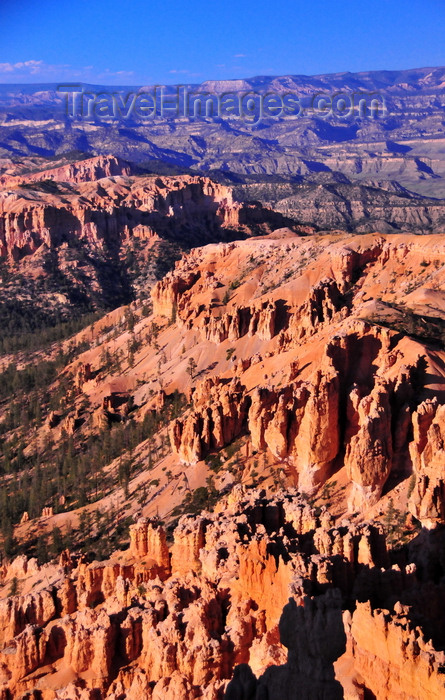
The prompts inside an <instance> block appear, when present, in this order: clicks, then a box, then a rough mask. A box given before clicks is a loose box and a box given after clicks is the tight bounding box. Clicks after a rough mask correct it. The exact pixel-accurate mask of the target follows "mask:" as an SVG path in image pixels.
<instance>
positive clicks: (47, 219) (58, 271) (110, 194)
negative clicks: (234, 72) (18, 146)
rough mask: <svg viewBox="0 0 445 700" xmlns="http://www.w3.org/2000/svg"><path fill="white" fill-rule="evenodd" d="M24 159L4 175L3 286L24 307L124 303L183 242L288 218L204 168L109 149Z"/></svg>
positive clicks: (264, 227)
mask: <svg viewBox="0 0 445 700" xmlns="http://www.w3.org/2000/svg"><path fill="white" fill-rule="evenodd" d="M29 165H30V168H29V169H28V170H27V169H26V167H22V168H21V169H20V168H19V167H18V166H17V168H16V169H17V170H18V171H19V172H18V173H17V174H8V175H2V176H0V190H1V191H0V262H1V267H2V270H3V271H4V274H3V281H2V282H0V287H1V289H2V290H3V291H4V297H5V302H6V303H8V304H10V305H11V306H14V303H15V304H17V303H18V304H20V305H22V306H23V307H24V308H26V310H27V311H28V313H32V310H31V307H34V309H36V310H37V311H38V312H39V313H41V314H43V315H46V316H51V315H52V316H53V317H54V316H55V317H57V316H65V317H67V316H68V313H69V310H71V312H74V313H76V314H78V313H79V312H84V311H85V310H87V309H88V310H91V309H92V308H97V307H99V308H103V307H108V308H110V307H116V306H119V305H120V304H123V303H128V302H129V301H130V300H132V299H134V297H135V296H137V295H142V296H147V294H148V290H149V288H150V286H151V285H152V284H153V283H154V282H155V281H156V280H157V279H159V278H160V276H161V275H162V274H163V273H164V272H166V271H167V270H168V269H169V268H170V267H171V266H172V264H173V261H174V260H175V259H177V258H178V256H179V254H180V252H181V251H182V250H189V249H190V248H191V247H192V246H193V245H200V244H203V243H207V242H213V241H220V240H231V239H233V238H234V237H235V232H237V234H238V236H239V235H240V233H241V235H250V234H251V232H252V231H270V230H271V228H273V227H276V226H279V225H280V223H281V225H282V222H283V221H284V217H283V216H282V215H281V214H277V213H275V212H273V211H272V210H270V209H268V208H263V207H262V206H261V205H260V204H257V205H256V206H253V205H252V206H248V205H242V204H239V203H238V202H236V201H234V198H233V194H232V190H231V188H230V187H226V186H224V185H222V184H219V183H217V182H213V181H212V180H210V179H209V178H207V177H200V176H198V175H196V176H189V175H179V176H175V177H173V176H156V175H147V174H144V172H143V170H141V169H140V168H137V167H136V166H131V165H130V164H128V163H126V162H125V161H122V160H120V159H118V158H116V157H114V156H96V157H94V158H88V159H84V160H80V161H76V162H72V163H66V164H64V165H60V166H59V167H55V168H46V169H43V170H42V169H41V168H40V169H34V170H33V169H32V166H33V164H32V163H30V164H29ZM34 168H35V165H34ZM23 170H24V171H25V172H23Z"/></svg>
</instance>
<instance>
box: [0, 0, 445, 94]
mask: <svg viewBox="0 0 445 700" xmlns="http://www.w3.org/2000/svg"><path fill="white" fill-rule="evenodd" d="M0 30H1V40H0V82H4V83H6V82H8V83H12V82H59V81H68V80H69V81H72V82H77V81H84V82H95V83H97V82H99V83H103V84H115V85H116V84H120V85H122V84H127V85H147V84H154V83H158V84H168V83H172V84H177V83H182V82H202V81H203V80H207V79H223V78H227V79H230V78H241V77H249V76H255V75H285V74H289V73H290V74H301V73H303V74H309V75H313V74H317V73H331V72H339V71H360V70H377V69H388V70H391V69H398V68H416V67H423V66H437V65H445V2H444V0H361V1H360V0H354V1H353V0H343V1H342V2H335V0H305V1H304V2H303V1H301V0H268V1H267V2H265V1H264V0H255V1H253V0H245V1H244V2H243V0H205V1H203V0H197V1H193V0H170V1H169V2H167V0H163V1H162V2H160V1H159V0H145V1H144V0H133V1H132V0H127V2H123V1H122V0H77V2H76V1H75V0H72V1H71V2H70V1H68V0H0Z"/></svg>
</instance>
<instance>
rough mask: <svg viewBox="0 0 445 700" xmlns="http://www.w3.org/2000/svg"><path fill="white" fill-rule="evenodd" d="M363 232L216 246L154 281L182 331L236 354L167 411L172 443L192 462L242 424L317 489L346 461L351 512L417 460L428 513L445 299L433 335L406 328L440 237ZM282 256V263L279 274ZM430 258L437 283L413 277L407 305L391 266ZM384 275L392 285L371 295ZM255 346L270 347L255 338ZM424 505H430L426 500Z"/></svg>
mask: <svg viewBox="0 0 445 700" xmlns="http://www.w3.org/2000/svg"><path fill="white" fill-rule="evenodd" d="M358 240H359V239H350V242H349V243H348V244H347V245H344V244H343V243H342V244H335V243H334V244H333V245H332V244H331V245H329V246H326V244H325V240H323V239H319V241H318V243H319V246H320V247H319V248H318V249H315V248H314V244H313V242H312V241H311V242H310V243H309V242H304V243H303V242H299V243H298V244H297V243H295V242H292V240H291V239H289V240H288V241H287V242H282V243H281V245H280V244H278V243H273V242H272V241H266V240H264V241H261V242H258V243H257V251H256V256H255V257H254V255H250V258H249V252H250V251H251V250H252V244H251V243H246V244H245V248H244V246H241V245H240V244H226V245H222V246H219V247H210V246H209V247H207V248H205V249H202V250H201V251H199V252H197V251H196V252H194V253H193V254H191V255H190V256H189V257H188V258H185V259H184V260H183V261H182V262H181V263H180V264H177V267H176V269H175V270H174V271H172V272H171V273H169V274H168V275H167V276H166V277H165V278H164V279H163V280H162V281H161V282H159V283H158V284H157V285H156V286H155V287H154V289H153V291H152V298H153V308H154V313H155V314H160V315H163V316H165V317H168V318H171V317H172V316H173V315H175V317H176V323H177V325H178V326H179V327H180V328H181V329H182V330H183V332H184V333H185V334H186V333H191V332H193V333H194V335H195V338H196V334H199V338H200V342H201V343H207V344H209V346H210V347H212V345H213V346H216V347H219V346H222V347H224V348H226V353H227V359H228V361H229V364H230V369H229V370H226V372H225V373H223V374H222V375H219V376H214V377H211V378H208V379H203V380H200V379H197V380H196V382H195V385H194V386H193V387H192V391H191V404H192V406H191V409H190V411H189V413H186V414H185V415H184V416H183V417H181V418H180V419H178V420H177V421H176V422H175V423H173V424H172V425H171V429H170V440H171V446H172V449H173V450H174V451H175V452H176V453H177V454H178V456H179V458H180V460H181V462H183V463H184V464H195V463H197V462H198V461H199V460H202V459H203V458H204V457H206V455H208V454H209V453H211V452H213V451H218V450H220V449H221V448H222V447H224V446H226V445H228V444H230V443H231V442H232V441H233V440H234V438H237V437H241V436H244V435H247V436H248V438H249V441H250V443H251V447H252V450H253V451H254V452H258V453H262V452H264V451H267V452H268V453H270V454H271V455H272V456H273V457H274V458H276V459H277V460H279V461H280V462H281V463H282V464H283V465H284V466H285V468H286V469H287V470H288V471H291V472H292V475H293V478H294V481H295V483H296V484H297V485H298V487H299V488H300V489H301V490H302V491H305V492H308V493H311V492H312V491H313V490H314V489H315V488H316V487H317V486H318V485H320V484H323V483H325V482H326V481H327V480H328V479H329V478H330V477H332V476H333V474H335V473H336V472H337V471H338V470H339V469H340V468H342V467H344V469H345V471H346V475H347V478H348V480H349V483H350V484H351V489H350V492H349V496H348V502H349V507H350V509H351V512H352V511H354V510H360V509H361V508H362V507H364V506H372V505H374V504H376V503H377V502H378V500H379V498H380V496H381V494H382V491H383V489H384V487H385V484H386V483H387V482H388V479H389V478H390V477H391V478H395V479H400V477H402V478H403V477H407V476H408V475H409V474H410V473H414V478H415V479H416V486H415V489H414V494H413V496H412V500H413V499H414V500H413V503H414V502H416V503H417V502H418V503H419V505H418V506H416V507H417V510H413V513H415V514H416V517H419V518H421V520H422V522H426V520H427V518H426V517H425V516H421V515H420V510H419V508H421V506H420V502H419V499H420V500H422V499H423V498H424V497H425V496H424V495H421V494H422V489H423V491H424V492H425V491H428V492H429V494H430V495H431V496H430V497H431V498H433V500H434V501H435V502H436V506H435V509H436V511H437V509H438V505H437V501H438V500H439V501H440V502H443V497H442V496H441V493H442V486H441V482H440V469H439V468H438V466H437V465H438V464H439V463H440V464H441V463H442V462H443V458H442V456H441V455H442V453H441V451H440V450H441V448H440V444H441V432H440V430H441V418H440V416H441V408H440V407H438V405H437V399H435V400H434V401H435V402H436V403H434V401H433V402H432V401H431V399H427V400H426V403H425V404H423V403H422V399H423V398H424V397H425V396H428V395H430V394H431V392H434V388H431V389H430V388H428V384H430V385H431V386H432V387H434V386H439V385H440V384H441V383H442V372H441V370H440V369H438V367H439V365H440V362H441V361H442V360H440V359H439V358H441V357H442V356H443V354H442V350H439V348H438V346H437V342H438V341H439V342H440V338H441V333H442V330H441V328H442V326H441V323H442V320H441V319H442V316H441V314H442V311H441V309H439V310H438V312H437V313H438V315H437V316H436V317H435V319H434V318H433V319H432V321H433V323H434V322H436V323H437V324H438V325H437V328H436V331H435V332H436V333H438V335H437V336H436V338H435V339H433V338H432V339H431V340H432V341H433V344H431V343H430V344H427V346H423V345H422V344H421V343H419V339H418V337H419V335H420V333H421V330H420V329H419V333H418V332H417V330H416V329H414V328H413V329H412V331H411V332H412V333H413V336H414V338H412V339H410V338H409V337H404V336H402V335H401V334H400V330H399V329H402V330H405V324H407V323H410V324H411V325H412V324H413V322H414V321H415V319H416V318H417V316H416V313H417V308H416V307H418V308H419V312H420V309H422V311H423V308H424V306H423V304H422V295H425V297H426V298H427V297H428V295H430V296H431V298H433V297H434V295H435V292H434V291H433V290H434V289H438V285H440V281H439V280H440V279H441V275H442V269H443V268H442V261H441V257H442V256H443V253H442V250H441V248H440V246H439V245H437V246H436V243H434V244H433V248H432V249H431V254H432V256H433V257H434V262H433V261H432V260H431V261H430V260H429V259H428V258H427V257H426V250H427V249H425V248H423V247H422V246H419V247H418V246H417V244H416V243H415V242H414V241H412V242H410V243H409V244H406V243H402V244H400V245H399V242H398V241H397V239H384V238H382V237H380V238H369V239H365V240H367V242H366V243H365V244H363V243H358ZM433 240H435V241H436V240H437V239H433ZM243 248H244V250H243ZM328 251H329V252H328ZM424 251H425V255H424ZM433 251H434V252H433ZM436 254H437V256H438V257H437V258H436V257H435V256H436ZM284 256H285V260H286V262H284ZM306 256H309V261H307V257H306ZM314 258H315V259H314ZM311 259H314V262H313V263H312V264H311V263H310V260H311ZM241 260H244V263H243V265H244V268H243V269H242V272H241V274H240V267H241V268H242V267H243V266H242V264H241V263H240V261H241ZM272 261H273V262H272ZM302 262H303V263H306V266H305V267H303V270H302ZM274 264H275V265H277V266H279V265H280V264H281V265H282V268H281V271H279V268H278V270H277V272H276V273H275V275H274V277H273V273H272V268H273V265H274ZM430 266H432V267H431V274H429V275H427V276H425V280H426V279H429V280H431V282H430V284H431V289H428V283H427V285H426V288H424V287H423V284H422V283H420V282H418V285H419V290H418V292H417V295H416V293H415V292H412V297H413V302H412V304H413V307H414V308H409V306H408V304H409V303H410V302H407V306H406V307H405V308H403V307H398V306H397V304H395V303H394V302H393V301H392V300H393V299H394V297H395V296H396V294H397V292H396V287H397V283H396V281H395V280H396V268H398V267H401V268H402V269H403V270H404V271H405V272H406V273H408V275H407V276H409V275H410V274H413V273H414V269H415V268H416V267H418V268H420V271H421V272H420V274H422V271H423V270H425V271H427V269H428V267H430ZM235 269H236V270H237V272H236V273H235V272H234V270H235ZM232 270H233V272H232ZM301 270H302V271H301ZM234 274H236V275H237V276H236V277H235V281H233V275H234ZM280 278H281V279H280ZM277 279H278V280H280V283H279V284H277ZM388 280H392V281H390V282H388ZM409 284H411V283H409ZM403 286H404V285H403V284H402V287H403ZM406 286H408V283H407V285H406ZM412 286H414V285H412ZM378 288H380V291H379V292H377V294H382V295H384V297H385V299H384V300H383V298H380V299H379V300H378V301H373V300H372V296H375V295H376V289H378ZM421 289H423V290H424V291H422V292H421V291H420V290H421ZM439 294H440V293H439ZM416 297H417V298H418V299H419V302H416ZM418 315H419V317H420V313H419V314H418ZM419 323H420V321H419ZM427 343H428V339H427ZM260 347H262V348H264V353H260V352H253V350H249V351H246V350H247V348H252V349H253V348H255V350H256V349H258V350H259V348H260ZM238 348H239V350H238ZM226 366H227V365H226ZM215 371H216V370H214V372H215ZM428 372H431V375H430V377H431V378H430V379H429V380H428V379H427V377H428ZM198 376H200V375H199V374H198ZM436 411H437V418H436V419H434V416H435V415H436ZM430 463H431V470H432V472H433V473H434V479H435V481H434V485H433V483H432V481H431V478H428V465H429V464H430ZM413 469H414V472H413ZM430 484H431V486H430ZM433 493H434V494H435V495H433ZM415 494H417V496H416V495H415ZM416 498H417V501H416V500H415V499H416ZM425 511H426V512H430V514H432V512H433V508H432V506H431V504H429V503H428V504H427V505H425ZM431 517H432V516H431ZM439 517H441V516H439V515H437V516H436V521H437V518H439Z"/></svg>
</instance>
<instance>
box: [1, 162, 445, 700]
mask: <svg viewBox="0 0 445 700" xmlns="http://www.w3.org/2000/svg"><path fill="white" fill-rule="evenodd" d="M27 159H28V160H27ZM31 160H34V166H35V169H34V170H33V169H32V168H31V167H30V166H31V164H32V163H31ZM228 179H230V178H228ZM221 180H224V182H223V181H220V180H218V178H216V179H215V180H213V179H211V178H210V177H208V176H207V175H203V174H201V173H199V174H197V173H190V172H189V173H179V174H177V173H168V174H166V173H162V174H161V173H154V172H147V171H146V169H144V166H143V164H141V163H139V164H135V163H132V162H130V161H127V160H125V159H123V158H121V157H118V156H111V155H102V154H99V155H97V154H96V155H94V156H92V157H88V158H78V159H77V160H75V161H74V160H72V159H69V158H65V157H61V158H60V160H54V161H49V162H48V161H47V162H46V164H45V167H43V159H42V161H39V162H38V158H37V159H36V158H34V157H30V156H23V159H22V161H21V162H15V163H14V164H13V165H11V164H9V165H8V167H7V168H5V169H3V170H2V172H1V173H0V184H1V192H0V257H1V269H0V273H1V289H2V293H3V303H5V300H6V301H8V300H9V302H10V303H12V300H13V299H14V303H18V302H20V303H21V304H22V307H20V313H22V309H23V308H25V306H26V305H27V307H26V308H29V309H30V310H31V313H32V314H34V315H37V314H43V313H44V314H45V315H46V316H45V318H47V319H48V318H51V314H53V316H54V318H56V317H59V316H60V317H61V318H69V316H70V315H71V314H75V313H77V312H78V311H79V309H83V310H85V309H86V310H96V311H99V312H100V313H98V314H97V316H95V318H94V320H92V321H91V320H90V319H88V320H86V321H85V323H84V325H83V327H80V328H77V329H76V330H75V331H70V332H69V333H68V332H67V333H66V334H65V335H63V334H61V335H60V336H59V337H57V338H56V339H54V338H53V337H52V336H48V338H49V340H48V339H47V338H46V336H45V337H44V338H43V340H42V339H40V340H39V342H37V341H36V342H35V344H34V345H33V346H32V347H31V348H30V347H28V346H27V345H26V343H27V342H28V341H29V339H28V336H26V339H25V340H26V343H25V341H24V342H23V344H22V345H17V346H14V345H11V348H12V349H7V350H4V351H3V353H2V355H1V358H0V360H1V367H2V370H1V377H2V381H1V382H0V440H1V452H0V503H1V508H0V526H1V545H2V550H1V551H2V558H1V564H0V617H1V620H2V624H1V625H0V628H1V629H0V637H1V639H0V699H1V700H13V699H14V698H23V699H25V698H28V699H29V700H30V699H31V698H33V699H34V700H54V699H56V698H59V699H60V700H76V699H78V700H102V699H105V698H108V699H110V700H124V698H129V699H131V698H133V700H140V699H142V698H153V700H161V698H162V700H163V699H164V698H168V700H188V699H190V700H195V699H198V698H203V700H282V699H283V700H296V699H297V698H308V700H309V699H312V698H313V699H314V700H315V699H316V698H317V699H319V698H323V699H326V700H330V699H331V698H332V699H334V698H347V699H348V700H369V698H377V699H378V700H393V699H394V698H397V699H400V700H413V699H415V700H427V699H428V700H429V699H433V700H434V699H435V698H437V700H439V698H441V697H442V696H443V689H444V670H445V638H444V634H443V628H444V618H443V604H442V603H443V596H444V593H445V591H444V571H445V562H444V559H443V546H444V542H443V537H444V531H445V448H444V445H445V391H444V385H445V295H444V292H443V289H444V285H445V251H444V247H443V236H442V235H441V233H440V230H438V231H436V232H435V233H427V232H425V231H424V235H416V234H414V233H406V232H405V234H404V235H403V236H402V235H400V234H398V233H394V232H393V229H392V228H391V227H390V228H389V229H388V228H387V227H385V226H382V227H381V228H379V227H377V228H375V229H373V228H372V217H368V221H367V226H365V227H364V228H363V229H360V228H359V227H358V229H357V230H355V228H354V227H353V228H354V231H351V230H349V224H348V226H345V230H341V229H338V228H336V226H334V225H333V221H332V220H329V221H328V220H327V218H326V219H325V220H323V216H324V213H323V207H322V206H321V203H320V201H319V200H317V199H316V200H315V201H313V202H312V205H311V206H313V208H314V212H316V211H317V209H318V211H319V212H320V218H319V223H320V226H317V225H313V223H311V222H308V221H307V220H306V219H304V216H303V212H304V208H305V200H304V199H301V200H300V199H298V196H297V195H296V194H295V192H293V191H292V192H291V190H290V189H289V183H287V184H285V185H283V187H282V188H281V190H280V186H278V185H277V188H276V192H275V195H274V197H272V196H271V195H272V190H273V187H271V186H270V183H264V182H252V181H251V182H250V183H249V182H248V181H247V180H246V181H245V182H238V183H237V184H236V183H235V184H234V183H232V184H230V183H229V182H227V178H226V177H224V178H221ZM318 184H320V183H318ZM343 184H344V183H343ZM314 186H315V185H314ZM316 186H317V187H318V185H316ZM354 187H355V185H354ZM372 187H373V186H370V191H371V190H372ZM385 187H387V188H388V187H389V186H388V185H387V184H386V185H385ZM391 187H392V189H391V188H390V189H391V196H393V197H394V200H393V202H392V203H393V204H394V208H393V212H394V211H395V210H396V208H397V206H399V204H400V207H401V208H400V211H401V212H402V213H403V216H402V218H398V219H397V226H399V225H400V227H401V229H400V230H402V229H403V227H404V225H405V224H406V222H409V220H410V218H411V217H412V220H414V219H416V221H417V223H418V224H419V226H420V227H422V226H423V225H424V224H425V221H426V219H425V220H423V219H422V217H421V216H419V211H418V210H417V209H416V207H417V204H418V203H417V200H416V201H415V202H414V203H413V201H412V198H411V195H410V194H409V193H407V192H405V191H404V190H403V188H402V187H400V186H396V185H393V186H391ZM243 188H244V189H245V190H249V191H250V193H251V194H249V195H246V194H244V195H241V194H240V190H242V189H243ZM291 189H292V188H291ZM380 189H383V188H380ZM380 189H379V188H377V190H378V191H380ZM320 191H321V190H320ZM387 191H388V192H389V189H387ZM338 192H340V194H341V189H339V190H338V191H337V194H338ZM360 192H361V190H360ZM360 192H358V194H357V201H359V200H361V201H362V205H363V197H362V194H360ZM343 194H344V191H343ZM253 195H255V196H253ZM256 195H259V196H258V197H257V196H256ZM269 195H270V196H269ZM282 195H283V196H282ZM376 196H377V195H376ZM286 198H290V199H291V200H292V201H290V202H288V204H286V206H284V205H283V204H280V202H284V201H286ZM403 198H405V201H406V206H405V208H403V207H402V205H401V202H402V200H403ZM438 201H439V200H438ZM377 204H378V202H377V203H376V202H374V205H375V206H377ZM424 204H425V203H424ZM411 206H412V207H413V209H412V211H411V213H410V211H409V210H410V207H411ZM435 206H436V205H435V204H434V202H433V201H430V202H429V203H428V211H426V210H424V211H423V213H424V214H425V216H427V217H430V218H429V219H428V222H427V224H425V226H426V229H427V230H429V228H434V229H436V228H439V229H440V221H441V219H440V217H441V213H440V203H439V204H437V209H434V207H435ZM352 209H353V207H352V205H351V206H350V210H352ZM413 212H414V213H413ZM309 214H310V212H309ZM363 216H365V218H366V215H364V212H363V209H361V210H360V211H358V212H357V216H356V218H357V219H359V218H360V217H362V218H363ZM309 218H310V219H311V221H312V219H315V218H316V217H315V214H313V215H312V214H311V215H310V216H309ZM389 218H390V217H389V215H388V214H387V212H386V213H385V215H384V216H382V220H385V221H386V220H388V219H389ZM396 218H397V217H396ZM350 221H351V220H350ZM331 224H332V226H331ZM368 225H369V226H368ZM51 275H52V276H51ZM49 279H50V280H51V285H48V280H49ZM45 285H46V286H45ZM19 290H20V291H19ZM37 292H38V293H37ZM40 292H42V293H40ZM74 292H75V293H74ZM8 295H9V296H8ZM20 295H21V296H20ZM51 327H52V326H50V328H51ZM45 328H46V327H45ZM5 335H7V334H6V331H5ZM17 347H18V349H17Z"/></svg>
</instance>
